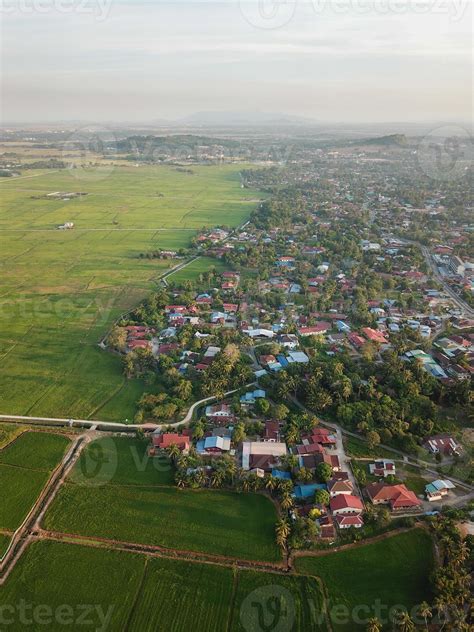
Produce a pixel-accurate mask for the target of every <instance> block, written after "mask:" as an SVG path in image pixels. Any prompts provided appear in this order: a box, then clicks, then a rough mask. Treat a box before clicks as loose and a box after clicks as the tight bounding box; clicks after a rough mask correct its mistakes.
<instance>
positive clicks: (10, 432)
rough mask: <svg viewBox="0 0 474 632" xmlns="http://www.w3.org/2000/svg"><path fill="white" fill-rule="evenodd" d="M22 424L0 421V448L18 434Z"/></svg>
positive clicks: (21, 429)
mask: <svg viewBox="0 0 474 632" xmlns="http://www.w3.org/2000/svg"><path fill="white" fill-rule="evenodd" d="M23 430H24V428H23V426H19V425H18V424H4V423H0V450H1V449H2V448H3V447H4V446H6V445H7V443H10V441H13V440H14V439H15V438H16V437H17V436H18V435H19V434H21V433H22V432H23Z"/></svg>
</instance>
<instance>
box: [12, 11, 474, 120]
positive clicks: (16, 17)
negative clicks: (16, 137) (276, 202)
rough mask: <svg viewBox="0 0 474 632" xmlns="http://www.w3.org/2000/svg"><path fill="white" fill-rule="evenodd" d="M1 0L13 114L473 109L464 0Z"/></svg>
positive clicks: (376, 114)
mask: <svg viewBox="0 0 474 632" xmlns="http://www.w3.org/2000/svg"><path fill="white" fill-rule="evenodd" d="M3 3H4V5H6V6H5V7H4V10H3V14H2V75H3V80H2V102H3V112H2V117H3V121H5V122H8V121H11V122H13V121H55V120H58V119H60V120H69V119H82V120H102V121H123V120H130V121H150V120H152V119H159V118H161V117H166V118H177V117H181V116H185V115H187V114H189V113H192V112H195V111H200V110H232V111H239V110H245V111H256V110H261V111H271V112H285V113H291V114H297V115H303V116H309V117H312V118H316V119H319V120H323V121H326V120H327V121H404V120H411V121H420V120H444V121H447V122H451V121H456V120H469V119H470V116H471V108H472V5H471V2H470V1H469V0H447V1H446V0H342V1H341V0H313V1H312V2H309V3H304V2H299V1H298V0H297V1H296V4H294V3H293V4H289V3H283V4H277V5H275V4H274V3H273V2H272V0H262V2H261V4H260V5H259V3H258V2H257V0H242V2H239V1H238V0H235V1H233V0H232V1H231V0H227V1H225V2H198V1H196V0H194V1H190V0H188V1H183V0H181V1H180V0H175V1H174V2H173V3H165V2H161V1H160V0H154V1H151V0H149V1H148V2H146V1H143V0H133V1H131V0H130V1H128V2H126V1H124V0H89V4H87V5H85V0H3ZM68 3H69V4H68ZM71 3H72V6H71ZM364 8H365V10H364ZM272 11H273V13H272Z"/></svg>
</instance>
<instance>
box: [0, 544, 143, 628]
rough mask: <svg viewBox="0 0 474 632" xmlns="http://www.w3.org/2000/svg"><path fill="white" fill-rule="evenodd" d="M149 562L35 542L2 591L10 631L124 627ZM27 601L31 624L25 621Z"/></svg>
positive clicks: (125, 555)
mask: <svg viewBox="0 0 474 632" xmlns="http://www.w3.org/2000/svg"><path fill="white" fill-rule="evenodd" d="M143 566H144V558H143V556H140V555H135V554H130V553H123V552H121V551H112V550H106V549H96V548H88V547H83V546H79V545H75V544H64V543H59V542H51V541H43V542H36V543H33V544H31V545H30V546H29V547H28V548H27V550H26V551H25V553H24V554H23V556H22V557H21V558H20V560H19V561H18V563H17V565H16V566H15V568H14V569H13V571H12V573H11V575H10V576H9V578H8V580H7V582H6V584H5V585H4V586H2V589H1V591H0V606H4V607H8V610H7V609H6V608H5V610H4V611H3V612H4V614H5V616H6V615H8V617H9V619H10V620H11V623H10V624H9V625H8V626H7V627H6V629H8V630H12V631H14V632H16V631H18V632H20V631H21V632H23V631H24V630H25V629H31V630H42V629H44V630H48V631H50V632H56V631H59V630H78V629H80V630H91V631H92V630H94V631H96V630H99V629H101V630H110V631H119V630H122V629H123V622H124V621H126V619H127V615H128V613H129V611H130V609H131V606H132V601H133V596H134V595H135V592H136V589H137V586H138V584H139V581H140V577H141V575H142V572H143ZM22 603H23V604H26V606H27V608H28V610H26V615H27V616H28V620H29V621H31V623H30V624H28V625H27V624H26V623H25V620H23V622H22V620H21V610H20V608H21V605H22ZM86 615H87V616H86ZM40 617H43V619H42V621H41V620H40ZM80 617H82V619H80ZM87 622H89V623H87Z"/></svg>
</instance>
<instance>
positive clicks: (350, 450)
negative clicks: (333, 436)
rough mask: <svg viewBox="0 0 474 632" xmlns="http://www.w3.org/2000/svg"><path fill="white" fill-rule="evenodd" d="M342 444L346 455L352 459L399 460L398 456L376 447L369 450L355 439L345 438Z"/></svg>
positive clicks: (359, 440)
mask: <svg viewBox="0 0 474 632" xmlns="http://www.w3.org/2000/svg"><path fill="white" fill-rule="evenodd" d="M344 444H345V446H346V452H347V454H348V455H349V456H352V457H356V458H357V457H367V458H386V459H392V460H393V459H396V458H400V457H399V456H398V457H397V454H396V453H395V452H392V451H391V450H386V449H385V448H380V447H377V448H374V449H370V448H369V447H368V445H367V443H366V442H365V441H362V439H356V438H355V437H345V438H344Z"/></svg>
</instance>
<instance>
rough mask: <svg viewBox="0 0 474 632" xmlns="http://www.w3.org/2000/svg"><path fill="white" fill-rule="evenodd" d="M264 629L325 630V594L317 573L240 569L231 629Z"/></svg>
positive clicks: (318, 631)
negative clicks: (303, 574) (290, 574)
mask: <svg viewBox="0 0 474 632" xmlns="http://www.w3.org/2000/svg"><path fill="white" fill-rule="evenodd" d="M277 626H280V627H277ZM262 629H269V630H272V629H282V630H313V631H314V632H326V631H327V630H328V629H329V628H328V626H327V621H326V614H325V602H324V595H323V593H322V592H321V588H320V585H319V583H318V581H317V580H316V579H315V578H314V577H302V576H296V577H295V576H284V575H275V574H271V573H260V572H257V571H239V572H238V574H237V586H236V589H235V598H234V604H233V611H232V618H231V625H230V627H229V630H232V631H235V632H248V631H249V630H255V631H258V630H262Z"/></svg>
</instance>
